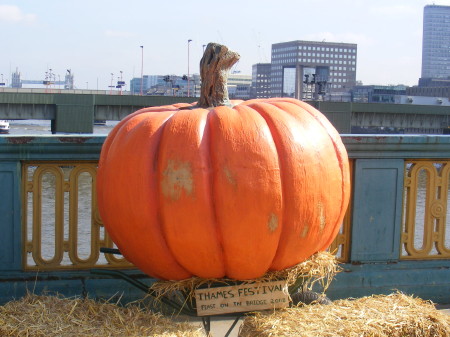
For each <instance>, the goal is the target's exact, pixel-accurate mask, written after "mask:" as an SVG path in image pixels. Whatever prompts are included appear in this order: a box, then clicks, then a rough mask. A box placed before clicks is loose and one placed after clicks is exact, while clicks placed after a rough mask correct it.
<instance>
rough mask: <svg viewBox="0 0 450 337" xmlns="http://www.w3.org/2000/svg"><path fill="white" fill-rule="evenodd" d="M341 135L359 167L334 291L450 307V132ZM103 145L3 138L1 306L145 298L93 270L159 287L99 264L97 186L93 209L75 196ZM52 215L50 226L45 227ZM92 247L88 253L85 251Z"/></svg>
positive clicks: (91, 140) (94, 140)
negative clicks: (51, 297) (37, 297)
mask: <svg viewBox="0 0 450 337" xmlns="http://www.w3.org/2000/svg"><path fill="white" fill-rule="evenodd" d="M342 138H343V141H344V144H345V146H346V148H347V151H348V153H349V157H350V160H351V164H352V165H351V166H352V176H353V186H352V203H351V206H350V208H349V212H348V214H347V217H346V218H347V221H348V222H344V226H343V230H342V231H341V233H340V237H339V238H338V240H337V241H336V242H335V244H334V248H333V249H337V254H338V256H339V257H340V258H341V260H342V261H343V262H344V264H343V265H342V266H343V268H344V271H343V272H341V273H339V274H338V275H337V277H336V279H335V280H334V281H333V282H332V284H331V287H330V289H329V290H328V295H329V296H330V297H331V298H343V297H349V296H352V297H358V296H364V295H369V294H374V293H389V292H392V291H394V290H395V289H398V290H401V291H404V292H406V293H411V294H415V295H417V296H420V297H422V298H425V299H431V300H434V301H436V302H440V303H450V297H449V296H450V295H449V294H450V284H449V282H448V280H449V279H450V216H449V207H448V204H449V195H448V191H449V181H450V136H379V135H368V136H367V135H343V136H342ZM104 139H105V138H104V137H103V136H92V137H88V136H78V137H73V136H66V135H64V136H48V137H14V136H0V181H1V182H2V185H1V186H2V189H0V198H1V200H2V203H0V212H1V213H0V214H2V217H1V218H0V231H1V233H2V235H1V236H0V294H1V295H0V302H2V301H6V300H9V299H11V298H12V297H16V298H17V297H20V296H22V295H23V294H25V293H26V290H27V286H30V287H32V289H35V291H36V292H40V291H42V290H44V289H47V290H52V291H57V292H61V293H63V294H67V295H74V294H78V295H81V294H86V293H88V294H89V295H90V296H92V297H95V296H99V297H110V296H112V295H113V294H114V293H116V292H117V291H119V292H122V291H123V292H124V296H125V297H124V299H126V300H132V299H134V298H136V297H140V296H142V294H140V293H139V292H138V291H137V290H136V289H133V288H130V287H129V286H128V285H127V284H125V283H123V282H122V281H120V280H110V279H106V278H102V277H101V276H95V277H94V276H92V275H90V274H89V268H91V267H93V266H95V267H96V268H97V267H102V268H125V267H126V268H127V269H124V270H125V271H126V272H127V273H129V274H131V275H133V277H137V278H140V279H142V280H144V281H145V282H152V280H151V279H148V278H146V276H145V275H142V274H141V273H140V272H139V271H137V270H134V269H129V267H128V266H125V265H123V264H121V263H122V261H116V260H113V259H110V258H109V257H108V258H106V257H104V256H103V257H102V256H100V259H99V256H98V253H99V252H98V245H97V244H100V245H106V246H107V245H111V242H109V241H108V238H107V236H106V233H105V232H104V231H103V229H102V226H101V220H100V219H98V216H97V215H96V210H95V202H93V201H92V200H95V190H91V189H89V191H90V192H89V193H90V197H89V200H90V201H89V202H88V203H87V204H86V202H85V201H84V203H81V202H80V200H77V198H78V195H79V193H81V192H80V181H81V180H82V179H87V180H88V181H90V182H91V183H92V182H94V181H95V174H96V170H95V168H96V164H97V161H98V158H99V154H100V150H101V146H102V144H103V142H104ZM52 180H53V185H48V184H49V182H50V181H52ZM46 184H47V185H46ZM49 186H50V187H49ZM51 186H53V187H51ZM55 186H58V187H55ZM44 192H45V193H47V194H46V195H43V194H42V193H44ZM85 192H86V191H85ZM48 193H50V195H49V194H48ZM83 193H84V192H83ZM89 193H88V194H89ZM56 194H58V197H55V196H56ZM64 199H66V201H64ZM419 199H420V200H419ZM91 201H92V204H91ZM74 205H78V207H76V206H74ZM90 205H93V206H90ZM55 209H59V211H58V212H56V211H55ZM46 212H47V213H50V218H51V219H53V220H51V221H49V222H48V223H42V218H43V216H44V215H45V213H46ZM69 213H70V214H69ZM47 215H48V214H47ZM83 216H87V218H86V219H87V220H86V221H87V227H86V226H85V227H83V228H84V229H83V228H81V227H80V226H81V220H80V218H81V217H83ZM73 235H75V237H73ZM85 241H87V242H88V243H89V244H88V245H87V247H88V248H87V253H86V252H85V254H84V255H83V254H82V253H83V252H81V253H80V251H79V250H78V249H79V245H80V244H81V242H85ZM94 241H95V242H96V244H95V245H94V244H92V243H93V242H94ZM69 255H71V256H69ZM65 256H66V257H65ZM27 284H28V285H27ZM31 285H32V286H31Z"/></svg>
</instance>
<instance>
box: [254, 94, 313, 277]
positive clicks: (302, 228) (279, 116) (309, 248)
mask: <svg viewBox="0 0 450 337" xmlns="http://www.w3.org/2000/svg"><path fill="white" fill-rule="evenodd" d="M277 103H280V101H276V102H271V101H270V100H264V101H259V102H257V101H256V102H253V104H251V105H250V106H251V107H252V108H253V109H255V110H257V111H258V112H259V113H260V114H261V116H262V117H263V118H264V119H265V120H266V123H267V124H268V126H269V128H270V130H271V133H272V136H273V139H274V141H275V145H276V147H277V152H278V156H279V158H280V159H279V161H280V164H279V165H280V172H281V175H280V176H281V180H282V191H283V192H282V193H283V228H282V232H281V236H280V241H279V245H278V249H277V252H276V254H275V256H274V259H273V261H272V264H271V267H270V270H280V269H284V268H287V267H291V266H292V265H293V264H295V263H294V262H293V261H296V262H298V260H302V259H304V258H307V257H308V256H310V255H312V254H313V253H314V252H315V251H314V250H315V248H314V242H311V240H309V239H308V238H307V237H306V234H307V233H308V228H309V225H307V224H304V223H299V222H297V221H296V219H298V218H303V216H301V215H300V214H299V213H297V212H298V211H295V210H294V209H298V207H297V206H295V205H293V204H292V203H293V202H294V200H295V199H296V198H297V199H298V193H300V191H298V190H293V189H292V186H291V184H292V183H293V181H294V180H292V179H293V176H290V175H289V176H288V175H287V174H288V173H286V172H289V171H290V170H293V169H294V170H298V167H297V166H296V165H295V164H296V163H295V162H292V161H291V160H289V159H288V158H289V157H291V156H292V155H290V154H289V153H290V152H291V151H293V153H295V154H296V155H294V157H297V156H300V157H301V158H305V157H304V156H308V150H307V149H308V147H306V148H305V147H304V146H305V144H304V143H303V142H302V143H299V144H297V146H296V147H298V149H295V147H294V148H292V149H290V148H289V143H290V141H289V140H285V139H284V137H285V136H286V135H287V134H289V135H290V137H295V136H294V133H293V132H294V131H295V126H294V129H293V128H292V125H295V124H298V126H303V124H301V123H300V121H299V120H297V118H295V115H291V113H288V112H287V109H286V108H282V107H280V106H278V105H277ZM283 103H284V102H283ZM283 128H286V130H283ZM291 132H292V133H291ZM299 151H300V152H299ZM309 155H311V153H310V154H309ZM314 157H315V155H314ZM301 161H302V162H305V163H306V159H302V160H301ZM301 172H303V173H302V174H300V175H299V176H303V177H305V179H307V178H308V175H307V172H308V171H307V170H306V166H303V169H302V170H301ZM292 173H294V172H292ZM294 175H295V176H297V175H298V173H297V174H294ZM299 176H297V178H298V177H299ZM295 181H296V180H295ZM301 185H304V184H301ZM307 185H308V183H306V184H305V185H304V186H307ZM304 188H305V187H304ZM301 208H302V207H300V209H301ZM300 212H301V211H300ZM306 214H309V213H306ZM295 233H297V235H299V233H302V234H304V235H300V238H298V237H297V236H296V235H293V234H295ZM294 242H295V246H294ZM294 247H299V248H301V251H302V254H303V255H301V256H300V255H298V254H294V255H292V254H290V252H292V250H293V249H294ZM291 255H292V256H291ZM287 256H291V258H287Z"/></svg>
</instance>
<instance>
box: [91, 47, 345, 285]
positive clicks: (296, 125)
mask: <svg viewBox="0 0 450 337" xmlns="http://www.w3.org/2000/svg"><path fill="white" fill-rule="evenodd" d="M233 58H236V55H235V54H234V53H232V52H230V51H229V50H227V48H226V47H224V46H219V45H215V44H210V45H208V48H207V50H206V52H205V55H204V57H203V59H202V61H201V66H202V68H201V72H202V81H203V84H204V87H203V88H202V93H203V94H202V97H201V98H200V100H199V105H191V104H175V105H170V106H162V107H152V108H145V109H142V110H139V111H137V112H135V113H134V114H132V115H129V116H128V117H127V118H125V119H124V120H122V121H121V122H120V123H119V124H118V125H117V126H116V127H115V128H114V129H113V130H112V131H111V133H110V135H109V136H108V137H107V139H106V141H105V144H104V146H103V149H102V152H101V158H100V163H99V169H98V179H97V193H98V207H99V211H100V215H101V217H102V219H103V222H104V224H105V227H106V229H107V230H108V233H109V234H110V235H111V237H112V239H113V241H114V242H115V243H116V244H117V246H118V248H119V249H120V251H121V252H122V253H123V254H124V256H125V257H126V258H127V259H128V260H129V261H131V262H132V263H134V264H135V265H136V266H137V267H138V268H140V269H141V270H142V271H144V272H145V273H147V274H149V275H151V276H153V277H156V278H159V279H172V280H179V279H185V278H188V277H191V276H193V275H195V276H199V277H204V278H222V277H228V278H234V279H240V280H243V279H252V278H257V277H259V276H261V275H263V274H264V273H266V272H267V271H268V270H281V269H285V268H288V267H291V266H293V265H295V264H297V263H300V262H302V261H304V260H305V259H307V258H308V257H310V256H311V255H312V254H314V253H316V252H318V251H322V250H325V249H326V248H327V247H328V246H329V245H330V244H331V242H332V241H333V239H334V238H335V236H336V234H337V232H338V230H339V227H340V224H341V222H342V219H343V216H344V212H345V210H346V207H347V204H348V200H349V170H348V159H347V153H346V151H345V148H344V146H343V144H342V142H341V139H340V137H339V134H338V133H337V132H336V130H335V129H334V128H333V126H332V125H331V124H330V123H329V121H328V120H327V119H326V118H325V117H324V116H323V115H322V114H321V113H320V112H319V111H317V110H316V109H314V108H313V107H311V106H310V105H308V104H306V103H303V102H301V101H298V100H296V99H291V98H273V99H255V100H249V101H245V102H231V105H229V106H227V103H229V102H228V101H227V93H226V92H225V93H223V92H222V91H221V90H220V89H221V88H222V89H223V87H225V84H224V83H220V84H217V82H216V81H214V80H211V78H209V77H208V76H207V75H205V74H204V71H206V70H207V68H213V69H216V68H217V67H219V68H220V67H221V65H224V66H223V67H222V69H221V70H220V71H217V69H216V70H215V71H214V72H213V73H214V74H215V75H216V76H218V78H220V79H223V78H224V77H225V75H224V74H225V71H224V69H223V68H227V69H229V67H231V65H232V64H233V63H234V62H235V60H234V61H230V59H233ZM205 69H206V70H205ZM219 82H220V81H219ZM205 86H206V87H205ZM218 97H219V98H218ZM233 103H234V104H235V105H233Z"/></svg>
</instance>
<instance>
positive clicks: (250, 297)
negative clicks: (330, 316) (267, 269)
mask: <svg viewBox="0 0 450 337" xmlns="http://www.w3.org/2000/svg"><path fill="white" fill-rule="evenodd" d="M195 299H196V303H197V315H198V316H206V315H220V314H226V313H231V312H243V311H256V310H264V309H273V308H284V307H287V306H288V305H289V295H288V290H287V286H286V281H270V282H258V283H252V284H240V285H235V286H226V287H217V288H208V289H197V290H196V291H195Z"/></svg>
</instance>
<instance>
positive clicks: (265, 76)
mask: <svg viewBox="0 0 450 337" xmlns="http://www.w3.org/2000/svg"><path fill="white" fill-rule="evenodd" d="M271 68H272V65H271V64H270V63H257V64H254V65H253V66H252V88H251V97H252V98H269V97H270V70H271Z"/></svg>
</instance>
